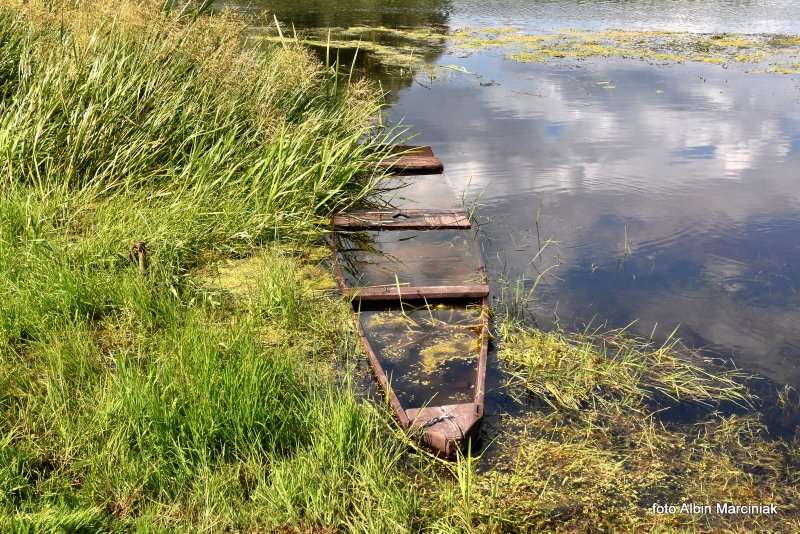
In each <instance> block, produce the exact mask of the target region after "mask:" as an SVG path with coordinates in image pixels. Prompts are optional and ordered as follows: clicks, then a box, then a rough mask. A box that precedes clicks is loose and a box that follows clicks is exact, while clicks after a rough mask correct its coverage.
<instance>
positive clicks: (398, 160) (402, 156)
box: [378, 145, 444, 174]
mask: <svg viewBox="0 0 800 534" xmlns="http://www.w3.org/2000/svg"><path fill="white" fill-rule="evenodd" d="M378 167H379V168H383V169H387V171H388V172H390V173H392V174H439V173H441V172H442V171H444V165H443V164H442V161H441V160H440V159H439V158H437V157H436V156H434V155H433V149H431V147H429V146H409V145H398V146H396V147H394V148H393V150H392V154H390V155H389V156H387V157H386V158H384V160H383V161H381V162H380V163H379V164H378Z"/></svg>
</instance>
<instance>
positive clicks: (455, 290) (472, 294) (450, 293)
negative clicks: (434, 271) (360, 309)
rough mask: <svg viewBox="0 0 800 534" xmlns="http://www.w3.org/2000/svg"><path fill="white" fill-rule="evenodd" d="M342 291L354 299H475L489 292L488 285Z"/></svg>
mask: <svg viewBox="0 0 800 534" xmlns="http://www.w3.org/2000/svg"><path fill="white" fill-rule="evenodd" d="M342 291H343V293H344V294H345V295H346V296H348V297H351V298H354V299H356V300H384V301H391V300H397V299H400V300H414V299H430V300H434V299H475V298H484V297H486V296H487V295H488V294H489V286H487V285H484V284H481V285H464V286H424V287H423V286H420V287H409V286H399V287H398V286H366V287H347V288H343V289H342Z"/></svg>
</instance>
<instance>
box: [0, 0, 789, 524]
mask: <svg viewBox="0 0 800 534" xmlns="http://www.w3.org/2000/svg"><path fill="white" fill-rule="evenodd" d="M244 30H245V26H244V25H243V24H242V23H241V22H240V21H238V20H236V19H235V18H232V17H228V16H220V15H215V16H214V17H213V18H210V17H199V18H195V17H193V16H192V15H191V13H184V14H183V15H179V14H178V13H176V12H164V11H163V10H162V6H161V5H160V4H158V3H154V2H153V3H150V2H130V1H122V0H118V1H113V2H83V3H80V4H78V5H75V4H74V3H63V4H60V3H52V2H44V1H41V2H36V1H34V2H16V1H13V0H0V530H2V531H20V532H29V531H34V532H38V531H73V530H80V529H82V530H84V531H107V530H123V531H125V530H134V529H139V530H146V531H197V530H211V531H220V530H231V531H267V532H268V531H287V532H293V531H294V532H311V531H314V532H335V531H358V532H414V531H432V532H463V531H478V532H503V531H507V532H516V531H526V530H535V529H538V528H544V529H550V530H564V531H569V530H574V529H576V528H593V529H602V528H609V529H612V528H628V527H631V526H639V527H643V526H677V525H688V526H690V527H692V526H697V525H702V518H695V517H685V516H676V515H672V516H665V517H661V516H659V517H653V516H651V515H650V514H648V513H647V506H648V499H651V498H652V499H655V498H659V499H662V498H663V499H672V498H684V499H690V498H696V499H700V498H704V497H707V498H720V499H722V498H725V499H731V500H735V499H743V498H748V499H749V498H759V499H765V500H768V499H773V500H775V501H776V502H778V503H779V504H781V506H782V512H783V513H784V515H782V516H781V517H779V518H777V519H776V520H777V521H779V520H788V521H794V522H795V523H793V524H794V525H795V526H797V518H796V513H797V511H796V510H795V509H794V508H792V500H791V499H795V500H794V501H793V502H794V503H795V506H796V502H797V500H796V491H797V480H796V478H792V477H793V476H795V477H796V475H794V474H793V473H794V472H796V471H792V468H791V466H796V465H797V452H796V451H797V447H796V445H795V446H794V448H792V447H790V446H789V445H788V444H781V443H776V442H772V441H769V440H767V439H766V438H764V436H763V435H761V434H760V430H759V429H760V426H759V423H758V421H755V420H753V419H752V418H751V419H742V418H732V417H730V416H728V417H723V416H709V418H708V419H706V420H704V421H703V422H702V423H701V424H700V426H696V427H693V430H689V431H687V430H686V428H684V427H679V426H668V425H666V424H661V423H660V422H659V420H658V418H657V417H656V416H654V415H650V414H652V411H653V407H652V406H651V404H650V402H651V401H656V400H659V399H660V397H666V398H667V399H669V398H671V397H674V396H675V395H676V394H679V395H680V396H681V397H686V398H688V400H694V401H699V402H703V403H707V404H711V405H714V404H715V403H716V402H718V401H719V400H720V399H730V400H732V401H736V402H741V403H746V402H747V394H746V392H745V391H744V390H742V389H741V388H740V387H738V386H736V384H735V383H734V382H731V381H730V380H729V379H730V377H725V376H717V375H712V374H707V373H706V372H704V371H702V370H701V369H700V368H696V367H691V366H686V365H683V364H681V363H680V361H678V360H676V359H674V358H672V357H671V355H672V352H669V351H667V352H664V353H657V351H656V352H653V351H650V350H649V349H647V348H645V347H640V346H636V347H630V349H631V350H628V351H626V352H625V353H624V354H625V357H624V358H622V359H621V361H622V363H619V364H617V363H615V362H614V360H613V359H612V358H610V357H609V356H612V355H611V354H603V353H602V352H599V351H598V350H597V348H596V346H595V345H594V344H586V343H583V342H582V341H581V340H575V339H563V338H560V337H558V335H557V334H552V336H551V335H549V334H548V335H544V334H540V333H536V332H531V331H528V330H524V329H518V328H516V327H513V325H511V324H510V323H508V324H506V326H505V327H504V329H503V330H501V332H500V336H499V341H500V342H501V343H502V345H501V347H502V349H501V350H502V351H503V352H502V353H501V358H502V359H503V360H504V361H506V362H507V365H508V366H509V369H511V370H512V371H513V373H512V375H511V377H512V380H513V384H512V385H511V387H513V388H515V390H517V391H518V392H519V395H520V397H524V398H523V399H522V400H521V402H528V401H529V400H531V399H534V400H538V401H543V402H540V403H539V405H538V407H536V408H532V409H530V410H529V411H528V414H529V415H528V418H529V420H528V423H529V424H528V426H527V428H519V426H520V421H519V420H515V421H513V422H511V423H510V428H511V429H512V430H513V432H511V433H508V435H505V434H504V435H503V436H501V438H500V446H499V451H500V452H499V454H500V457H501V458H502V459H503V461H501V462H499V463H498V464H497V466H496V467H494V468H491V469H490V470H489V472H488V473H484V474H480V475H479V474H477V473H476V471H475V467H476V461H475V460H474V459H464V460H462V461H460V462H457V463H455V464H453V465H446V464H442V463H440V462H438V461H435V460H433V459H431V458H429V457H428V456H426V455H425V454H424V453H423V452H422V451H418V450H416V449H415V448H413V446H411V445H410V443H409V441H408V440H407V439H406V438H405V437H404V436H403V435H402V434H401V433H399V432H398V431H397V430H396V428H395V426H394V424H393V423H392V418H391V417H390V416H388V415H387V414H386V413H385V412H384V411H383V409H382V407H381V406H380V405H376V404H373V403H370V402H366V401H362V400H358V399H357V396H356V395H355V394H354V392H353V387H352V386H351V385H350V383H349V381H348V379H347V376H348V373H347V370H348V369H349V368H350V367H349V366H351V365H352V363H353V361H354V360H355V359H356V358H357V357H358V356H359V355H358V348H357V346H356V340H355V336H354V332H353V330H352V325H351V323H350V318H349V310H348V306H347V305H346V304H344V303H342V302H341V301H340V299H339V298H338V297H337V296H336V294H335V293H333V292H331V291H330V283H329V282H326V279H327V277H328V276H329V275H328V274H327V271H326V269H325V266H324V264H323V263H322V259H323V258H324V257H325V256H326V255H327V253H326V252H325V251H322V252H320V250H319V249H318V248H315V245H318V244H319V242H320V238H321V236H322V235H323V233H324V231H325V225H326V221H327V220H328V218H329V215H330V213H332V212H333V211H336V210H340V209H346V208H347V207H348V206H350V205H353V204H355V203H358V202H360V201H362V200H363V199H364V198H366V197H368V196H369V195H370V194H371V193H372V192H373V190H374V187H375V185H376V184H375V183H374V182H373V181H372V180H371V179H369V178H367V177H365V175H364V173H363V172H361V171H360V169H363V168H365V167H366V168H369V167H370V166H371V165H374V163H375V162H376V161H377V159H378V158H380V157H381V154H380V151H379V150H378V151H377V152H376V151H375V150H374V149H375V147H376V145H377V144H378V143H382V142H383V141H385V139H382V138H381V137H380V136H376V135H375V131H374V128H373V120H374V117H375V115H376V113H377V111H378V109H379V102H378V98H377V95H376V94H375V92H374V91H372V90H371V89H370V88H369V87H367V86H364V85H360V84H349V85H347V86H346V88H343V84H341V83H340V82H341V80H339V79H337V74H336V73H335V72H334V71H333V70H330V69H325V68H323V67H322V66H321V65H319V64H318V63H317V62H315V61H313V60H312V59H311V57H310V56H309V54H308V53H307V52H305V51H304V50H302V49H299V48H296V47H293V46H288V47H283V46H280V45H278V46H272V47H269V48H264V49H253V48H250V47H249V46H244V45H242V43H243V42H244V41H243V39H242V36H243V32H244ZM141 243H144V248H145V249H146V251H147V254H146V257H145V258H144V261H143V262H140V261H139V256H138V255H137V254H136V252H134V251H132V248H133V247H134V244H139V245H138V250H141V249H142V245H141ZM619 339H621V338H619ZM576 362H580V365H578V364H576ZM654 362H656V363H658V365H660V367H657V369H658V370H659V371H660V372H661V371H663V372H667V371H669V372H670V373H672V374H670V375H669V376H671V377H672V379H671V381H667V380H665V379H664V378H663V375H662V374H661V373H660V372H659V373H655V372H652V371H650V372H648V371H647V369H648V368H649V367H648V366H652V365H653V363H654ZM590 364H591V368H592V369H597V372H591V371H589V370H588V369H589V365H590ZM542 376H548V377H549V378H548V380H547V383H548V384H550V386H549V387H544V389H542V387H541V386H540V385H541V383H542V381H541V380H540V379H539V378H541V377H542ZM675 388H678V391H677V393H676V391H674V389H675ZM656 397H659V399H657V398H656ZM523 423H524V421H523ZM664 450H669V451H670V453H669V454H667V455H664V454H662V451H664ZM793 492H794V493H793ZM696 493H697V494H699V496H696ZM791 514H795V515H791ZM787 518H788V519H787ZM772 519H774V518H766V519H763V518H759V519H758V521H762V520H763V521H769V520H772ZM714 521H716V523H713V526H715V527H716V526H721V527H729V528H734V527H736V526H743V525H749V524H751V523H748V521H751V520H750V519H749V518H741V517H731V518H722V519H719V518H716V519H714ZM758 524H766V525H767V526H772V527H775V528H776V529H777V528H778V526H780V525H782V524H783V523H774V524H773V523H758ZM790 524H791V523H790Z"/></svg>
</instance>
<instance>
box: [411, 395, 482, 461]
mask: <svg viewBox="0 0 800 534" xmlns="http://www.w3.org/2000/svg"><path fill="white" fill-rule="evenodd" d="M482 412H483V410H482V409H481V407H480V405H478V404H475V403H466V404H447V405H444V406H426V407H424V408H410V409H408V410H406V416H407V417H408V420H409V431H410V432H412V433H416V432H419V433H421V434H422V435H423V437H424V441H425V443H426V444H427V445H428V446H429V447H431V448H432V449H433V450H434V451H436V453H437V454H439V455H441V456H443V457H445V458H452V457H454V456H455V455H456V452H457V451H458V450H459V449H463V447H464V446H465V445H466V443H467V441H468V440H469V439H471V438H474V437H475V436H476V435H477V433H478V430H479V429H480V421H481V417H482V416H483V413H482Z"/></svg>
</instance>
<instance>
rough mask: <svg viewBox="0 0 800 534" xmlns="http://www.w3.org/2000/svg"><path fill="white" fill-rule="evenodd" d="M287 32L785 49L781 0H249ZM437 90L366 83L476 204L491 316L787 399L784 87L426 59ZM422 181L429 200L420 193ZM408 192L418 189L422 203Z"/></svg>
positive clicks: (794, 273) (737, 75)
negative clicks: (631, 347)
mask: <svg viewBox="0 0 800 534" xmlns="http://www.w3.org/2000/svg"><path fill="white" fill-rule="evenodd" d="M239 7H240V8H242V9H249V10H253V11H255V10H263V9H270V10H272V11H274V12H275V13H276V14H277V16H278V17H279V18H280V20H282V21H284V22H285V23H287V24H288V23H294V25H295V26H296V27H299V28H325V27H348V26H355V25H371V26H386V27H403V28H409V27H416V26H430V25H434V26H438V27H441V28H444V29H445V30H453V29H455V28H460V27H498V26H506V25H514V26H516V27H518V28H523V29H525V30H530V31H541V30H552V29H561V28H581V29H592V30H594V29H608V28H622V29H646V30H674V31H688V32H739V33H789V34H796V33H800V2H794V1H791V0H769V1H759V2H755V1H733V0H715V1H706V2H694V1H686V0H684V1H670V2H667V1H657V0H638V1H630V2H617V1H610V0H604V1H574V0H573V1H567V0H553V1H543V2H528V1H522V0H517V1H512V0H505V1H496V2H484V1H477V0H453V1H449V2H448V1H434V0H429V1H426V0H419V1H383V2H378V1H369V0H348V1H338V2H323V1H314V0H308V1H298V0H292V1H289V0H274V1H272V0H259V1H252V2H248V3H246V4H244V3H240V4H239ZM425 57H426V60H427V61H428V62H429V63H431V64H434V65H440V66H444V65H447V66H450V67H452V66H455V67H457V68H455V69H452V68H451V69H450V71H452V73H451V74H449V75H438V76H435V77H432V76H430V75H429V74H428V73H425V72H420V73H418V74H417V75H416V77H415V78H412V77H410V76H407V75H405V74H404V73H398V72H397V69H380V68H373V69H372V70H371V72H372V76H374V77H375V78H377V79H378V80H379V81H380V82H381V83H382V85H383V87H384V88H387V89H389V90H390V91H391V95H390V101H391V102H392V104H391V107H390V108H389V109H388V110H387V117H386V118H387V121H388V122H389V123H400V122H402V123H403V124H405V125H408V126H410V127H411V128H413V130H414V132H416V133H417V134H418V135H417V137H416V138H415V139H414V142H415V143H418V144H430V145H432V146H433V148H434V151H435V152H436V154H437V155H438V156H439V157H440V158H441V159H442V160H443V162H444V164H445V168H446V174H445V177H444V178H443V179H439V180H438V181H436V180H434V181H431V180H430V179H428V181H427V182H420V184H418V185H417V189H418V191H419V190H422V191H423V195H422V198H423V201H424V200H425V199H427V205H424V206H420V207H435V206H434V205H435V204H437V203H442V202H444V201H443V200H442V199H443V198H445V197H446V196H447V195H443V194H442V193H441V191H442V188H443V187H444V188H447V189H449V190H450V191H451V192H452V194H453V195H452V196H453V198H456V199H459V198H461V197H463V199H464V201H465V202H466V204H467V205H468V206H473V207H475V208H476V214H477V218H478V220H479V221H480V223H481V224H480V229H479V233H480V235H481V244H482V247H483V255H484V258H485V260H486V262H487V267H488V270H489V275H490V278H491V282H492V286H493V290H494V295H495V296H496V297H497V299H496V302H498V303H500V301H502V304H501V305H502V306H505V307H511V308H512V311H513V312H514V313H519V314H521V315H524V317H525V318H526V319H527V320H529V321H531V322H534V323H536V324H538V325H540V326H542V327H544V328H550V327H553V326H554V325H559V326H561V327H562V328H566V329H583V328H586V327H587V325H592V327H600V328H601V329H602V328H606V329H610V328H619V327H623V326H626V325H631V326H629V329H630V331H632V332H635V333H637V334H640V335H644V336H653V337H654V338H655V339H656V340H658V339H664V338H665V337H666V336H668V335H669V334H670V333H671V332H672V331H673V330H675V329H676V328H677V335H678V336H679V337H681V338H682V339H683V340H685V341H686V342H687V344H689V345H690V346H692V347H697V348H702V349H705V350H706V351H708V352H709V353H712V354H716V355H719V356H722V357H725V358H732V360H733V361H734V362H735V364H736V365H737V366H739V367H741V368H744V369H746V370H748V371H752V372H754V373H758V374H759V375H762V376H765V377H767V378H769V379H770V380H771V381H772V382H773V383H775V384H777V385H781V384H789V385H792V386H795V387H800V76H797V75H795V76H792V75H778V74H769V73H753V72H748V69H747V68H743V67H731V68H725V67H723V66H720V65H708V64H699V63H680V64H670V65H660V66H654V65H652V64H649V63H646V62H643V61H639V60H635V59H590V60H587V61H581V62H575V61H572V62H570V61H554V62H549V63H547V64H541V63H518V62H515V61H512V60H510V59H508V58H507V57H506V56H505V55H504V54H502V53H498V52H493V51H480V50H474V51H471V52H470V53H467V54H464V53H463V52H462V51H456V50H452V49H450V48H449V47H448V46H447V45H446V44H442V45H441V46H440V47H439V48H434V49H433V50H428V51H427V52H426V56H425ZM424 184H428V186H426V185H424ZM425 187H429V188H430V189H429V193H428V194H427V195H425V194H424V192H425Z"/></svg>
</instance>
